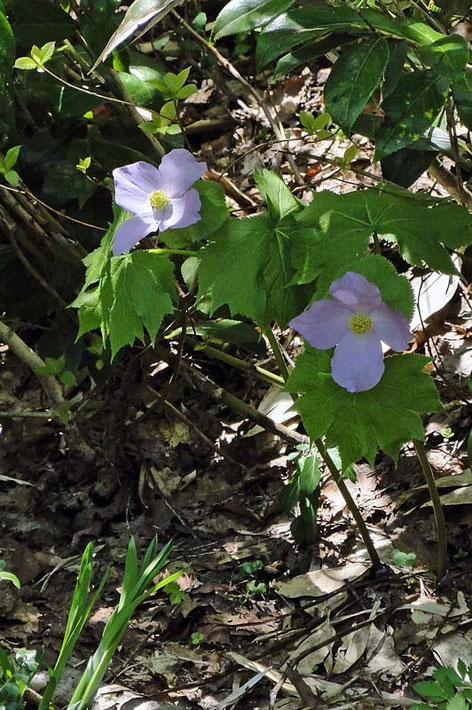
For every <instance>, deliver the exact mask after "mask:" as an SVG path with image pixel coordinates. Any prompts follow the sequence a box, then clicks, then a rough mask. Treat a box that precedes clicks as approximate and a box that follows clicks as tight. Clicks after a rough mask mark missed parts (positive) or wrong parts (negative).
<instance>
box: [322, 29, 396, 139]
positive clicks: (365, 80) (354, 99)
mask: <svg viewBox="0 0 472 710" xmlns="http://www.w3.org/2000/svg"><path fill="white" fill-rule="evenodd" d="M388 57H389V51H388V43H387V42H386V40H385V39H383V38H382V37H374V38H373V39H368V40H364V41H362V42H359V43H358V44H355V45H353V46H350V47H348V48H346V49H345V51H344V52H343V53H342V54H341V56H340V58H339V59H338V61H337V62H336V63H335V65H334V67H333V69H332V70H331V73H330V75H329V77H328V81H327V82H326V85H325V88H324V98H325V106H326V110H327V111H328V113H329V114H330V115H331V117H332V119H333V121H334V122H335V123H337V124H338V125H339V126H341V128H342V129H343V131H345V132H346V133H348V132H349V131H350V130H351V128H352V126H353V124H354V122H355V120H356V119H357V118H358V116H359V115H360V114H361V113H362V111H363V109H364V108H365V106H366V104H367V102H368V101H369V99H370V97H371V96H372V94H373V93H374V91H375V89H376V88H377V87H378V86H379V84H380V82H381V79H382V76H383V73H384V71H385V68H386V66H387V62H388Z"/></svg>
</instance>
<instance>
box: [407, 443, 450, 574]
mask: <svg viewBox="0 0 472 710" xmlns="http://www.w3.org/2000/svg"><path fill="white" fill-rule="evenodd" d="M413 444H414V446H415V451H416V455H417V456H418V460H419V462H420V464H421V468H422V470H423V475H424V477H425V480H426V483H427V484H428V490H429V495H430V498H431V503H432V504H433V511H434V517H435V520H436V531H437V537H438V553H437V563H436V576H437V579H438V581H441V579H442V578H443V577H444V576H445V574H446V569H447V529H446V520H445V518H444V510H443V507H442V505H441V497H440V495H439V491H438V488H437V486H436V479H435V478H434V473H433V469H432V468H431V464H430V463H429V461H428V456H427V455H426V450H425V448H424V444H423V442H422V441H419V440H417V439H415V440H414V442H413Z"/></svg>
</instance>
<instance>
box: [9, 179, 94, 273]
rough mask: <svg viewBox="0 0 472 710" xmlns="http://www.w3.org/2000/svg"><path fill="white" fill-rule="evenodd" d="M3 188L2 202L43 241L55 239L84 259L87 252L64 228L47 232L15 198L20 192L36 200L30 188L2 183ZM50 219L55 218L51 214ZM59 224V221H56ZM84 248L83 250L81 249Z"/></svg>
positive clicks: (77, 257) (73, 253) (74, 255)
mask: <svg viewBox="0 0 472 710" xmlns="http://www.w3.org/2000/svg"><path fill="white" fill-rule="evenodd" d="M0 187H1V188H3V189H2V192H1V200H2V202H3V203H4V204H5V205H6V206H7V207H8V208H9V209H11V210H12V211H13V212H15V214H16V215H17V216H18V217H19V218H20V219H21V220H22V221H23V222H24V223H25V224H26V225H28V227H30V228H31V229H32V230H33V231H34V232H36V234H37V235H38V236H39V237H40V239H41V240H42V241H44V242H45V243H46V244H48V243H49V242H50V241H51V239H53V240H54V241H55V242H56V243H57V244H58V245H59V246H61V247H62V248H63V249H66V250H67V251H68V252H69V254H70V255H71V256H73V257H74V258H75V259H78V260H79V261H80V260H81V259H82V257H83V256H85V254H86V252H85V250H84V249H82V247H79V246H78V245H76V244H74V243H73V242H72V241H70V240H69V239H68V238H67V237H65V236H64V233H63V232H64V230H63V229H62V228H60V229H57V231H56V230H51V231H50V232H46V231H45V230H44V229H43V227H42V226H41V224H40V223H39V222H38V221H36V218H35V216H33V214H32V213H30V211H29V210H26V209H25V208H24V207H23V205H21V204H20V202H19V201H18V199H16V198H15V196H14V194H15V193H19V194H20V195H21V194H24V195H26V196H27V197H29V196H30V197H31V198H32V199H35V200H36V201H38V200H37V198H36V197H34V195H32V194H31V193H29V191H28V188H25V190H17V189H11V188H8V187H7V186H6V185H0ZM49 217H50V219H54V218H52V217H51V216H50V215H49ZM54 222H56V220H54ZM56 224H57V223H56ZM81 249H82V251H81Z"/></svg>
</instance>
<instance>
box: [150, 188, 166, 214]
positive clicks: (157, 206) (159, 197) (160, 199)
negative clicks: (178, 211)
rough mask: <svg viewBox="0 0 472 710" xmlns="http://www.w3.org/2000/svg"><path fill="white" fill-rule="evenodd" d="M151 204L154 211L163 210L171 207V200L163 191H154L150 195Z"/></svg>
mask: <svg viewBox="0 0 472 710" xmlns="http://www.w3.org/2000/svg"><path fill="white" fill-rule="evenodd" d="M149 202H150V203H151V207H152V209H153V210H163V209H165V208H166V207H168V206H169V205H170V203H171V199H170V197H169V195H166V193H165V192H162V190H154V192H151V194H150V195H149Z"/></svg>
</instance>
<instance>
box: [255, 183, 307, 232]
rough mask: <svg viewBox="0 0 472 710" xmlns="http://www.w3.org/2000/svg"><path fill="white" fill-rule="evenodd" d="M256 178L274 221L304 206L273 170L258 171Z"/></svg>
mask: <svg viewBox="0 0 472 710" xmlns="http://www.w3.org/2000/svg"><path fill="white" fill-rule="evenodd" d="M254 179H255V181H256V185H257V187H258V188H259V192H260V193H261V195H262V197H263V198H264V201H265V203H266V204H267V208H268V211H269V215H270V217H271V219H272V221H273V222H274V223H276V222H278V221H279V220H281V219H283V218H284V217H286V216H287V215H289V214H291V213H292V212H299V211H300V210H301V209H302V208H303V205H302V204H301V203H300V201H299V200H297V198H296V197H295V196H294V195H292V193H291V192H290V190H289V189H288V187H287V186H286V184H285V183H284V181H283V180H282V179H281V178H279V176H278V175H276V174H275V173H273V172H272V171H271V170H261V171H256V172H255V173H254Z"/></svg>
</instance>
